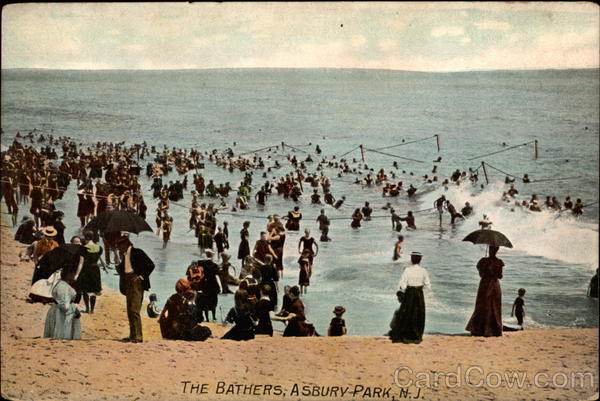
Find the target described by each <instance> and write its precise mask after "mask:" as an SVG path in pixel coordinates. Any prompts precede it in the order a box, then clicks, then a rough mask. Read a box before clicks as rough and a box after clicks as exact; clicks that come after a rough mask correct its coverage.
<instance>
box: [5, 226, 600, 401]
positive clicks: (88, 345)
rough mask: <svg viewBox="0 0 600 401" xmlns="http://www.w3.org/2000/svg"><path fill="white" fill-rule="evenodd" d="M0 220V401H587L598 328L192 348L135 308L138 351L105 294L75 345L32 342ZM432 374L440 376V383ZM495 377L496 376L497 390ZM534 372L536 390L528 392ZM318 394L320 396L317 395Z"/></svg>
mask: <svg viewBox="0 0 600 401" xmlns="http://www.w3.org/2000/svg"><path fill="white" fill-rule="evenodd" d="M6 221H7V220H6V219H5V216H3V220H2V231H1V240H2V242H1V255H0V258H1V261H0V263H1V285H2V287H1V327H2V338H1V345H2V348H1V356H2V362H1V363H2V382H1V392H2V396H3V397H4V398H7V399H12V400H36V401H39V400H173V401H175V400H254V399H282V400H283V399H286V400H290V399H293V400H312V399H322V400H346V399H347V400H360V399H389V400H392V399H393V398H395V399H396V400H398V399H402V398H408V399H410V398H414V397H419V398H421V399H423V400H459V399H460V400H515V399H527V400H565V399H572V400H588V399H589V400H591V399H597V398H598V390H597V389H598V368H597V366H598V365H597V363H598V359H597V355H598V330H597V329H537V330H526V331H522V332H510V333H505V335H504V336H503V337H500V338H475V337H470V336H449V335H426V336H425V337H424V340H423V342H422V343H421V344H419V345H402V344H391V343H390V342H389V341H388V340H387V339H386V338H384V337H343V338H325V337H319V338H283V337H279V336H277V337H274V338H268V337H258V338H257V339H255V340H253V341H250V342H239V343H238V342H233V341H225V340H219V339H217V338H211V339H209V340H207V341H206V342H198V343H194V342H184V341H167V340H162V339H161V338H160V331H159V327H158V323H157V322H156V320H153V319H149V318H148V317H146V316H145V304H144V307H143V311H142V312H143V314H142V316H143V330H144V337H145V342H144V343H142V344H128V343H123V342H120V341H118V339H120V338H123V337H125V336H126V335H128V333H129V328H128V323H127V317H126V312H125V297H123V296H122V295H121V294H119V293H117V292H115V291H112V290H110V289H108V288H107V289H105V290H104V292H103V295H102V296H101V297H99V298H98V302H97V311H96V313H94V314H93V315H88V314H83V315H82V317H81V323H82V327H83V331H82V340H80V341H60V340H48V339H43V338H41V335H42V333H43V327H44V319H45V316H46V312H47V310H48V307H47V306H43V305H40V304H28V303H26V302H25V298H26V296H27V293H28V290H29V284H30V279H31V274H32V270H33V266H32V263H31V262H20V260H19V256H18V255H19V252H21V251H22V250H24V248H25V246H24V245H21V244H18V243H16V242H15V241H13V240H12V229H10V228H9V227H8V226H6V225H5V224H6ZM161 306H162V305H161ZM354 324H358V322H355V323H354ZM209 326H210V328H211V330H212V331H213V334H215V335H217V336H220V335H222V334H224V332H225V331H226V330H227V328H225V327H222V326H220V325H218V324H209ZM385 329H386V328H382V331H384V330H385ZM402 367H405V368H406V369H403V370H400V371H398V372H399V373H400V374H399V375H398V376H397V379H398V380H397V382H398V383H397V384H400V385H404V386H398V385H397V384H396V383H395V374H394V372H395V371H396V369H398V368H402ZM470 367H473V368H472V369H471V370H470V371H469V375H468V378H469V379H470V382H471V383H476V382H479V381H480V380H482V379H483V380H484V381H485V379H486V378H487V385H485V383H484V385H481V386H472V385H468V384H466V383H465V380H466V378H467V373H466V371H467V370H468V369H469V368H470ZM408 369H410V370H408ZM514 370H518V371H521V372H523V373H524V374H527V380H528V382H529V383H531V385H529V386H524V387H522V388H518V386H517V384H516V383H513V385H512V386H511V385H510V383H508V382H507V380H506V376H505V374H507V372H510V371H514ZM411 371H412V372H413V373H412V375H411V374H410V372H411ZM586 372H590V373H591V374H590V375H588V376H584V377H583V382H584V383H583V386H581V380H580V379H579V378H578V377H577V376H574V377H572V374H573V373H586ZM418 373H421V375H417V374H418ZM435 373H438V379H439V385H437V386H436V385H435V377H434V375H435ZM442 373H445V374H450V375H449V376H446V377H447V378H448V380H447V381H446V380H445V379H444V376H442V375H440V374H442ZM456 373H459V377H460V381H461V383H460V384H461V385H459V386H456V385H455V383H456V379H455V377H454V374H456ZM498 374H499V375H501V376H504V378H503V379H502V380H501V382H500V383H498V380H497V378H498V377H497V375H498ZM536 374H538V376H537V378H538V384H540V386H535V385H534V384H533V382H534V377H535V375H536ZM592 376H593V377H592ZM565 377H566V378H567V381H569V383H567V384H566V385H565V384H563V383H564V382H565ZM410 378H412V379H413V380H418V379H421V380H420V382H419V384H421V385H423V386H425V387H424V388H421V390H420V393H419V389H418V387H417V386H416V385H410V386H406V385H405V384H406V381H407V380H408V379H410ZM572 379H574V380H572ZM592 380H593V384H592V383H591V382H592ZM553 381H554V382H553ZM184 382H185V383H184ZM427 382H429V383H427ZM236 384H239V386H235V385H236ZM252 384H254V385H255V386H251V385H252ZM427 384H429V386H426V385H427ZM192 386H194V387H192ZM269 386H271V387H269ZM361 387H362V388H361ZM184 390H185V391H184ZM228 390H230V391H228ZM344 390H346V391H345V392H344V393H343V395H342V392H343V391H344ZM324 392H327V393H328V394H327V396H325V397H322V396H320V395H322V394H323V393H324Z"/></svg>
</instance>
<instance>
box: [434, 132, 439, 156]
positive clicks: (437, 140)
mask: <svg viewBox="0 0 600 401" xmlns="http://www.w3.org/2000/svg"><path fill="white" fill-rule="evenodd" d="M435 140H436V142H437V148H438V152H439V151H440V136H439V135H438V134H435Z"/></svg>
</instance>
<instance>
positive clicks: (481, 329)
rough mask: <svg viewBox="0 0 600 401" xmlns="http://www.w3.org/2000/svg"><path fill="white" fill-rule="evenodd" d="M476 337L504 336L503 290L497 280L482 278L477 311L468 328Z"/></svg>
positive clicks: (478, 291) (476, 303)
mask: <svg viewBox="0 0 600 401" xmlns="http://www.w3.org/2000/svg"><path fill="white" fill-rule="evenodd" d="M466 330H467V331H470V332H471V334H472V335H474V336H485V337H493V336H501V335H502V290H501V289H500V281H499V280H498V279H496V278H482V279H481V281H480V282H479V289H478V290H477V299H476V301H475V311H474V312H473V315H472V316H471V319H470V320H469V323H468V324H467V327H466Z"/></svg>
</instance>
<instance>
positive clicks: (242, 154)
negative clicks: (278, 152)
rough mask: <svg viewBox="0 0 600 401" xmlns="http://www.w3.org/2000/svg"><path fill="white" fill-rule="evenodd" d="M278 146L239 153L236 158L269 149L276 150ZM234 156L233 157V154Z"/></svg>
mask: <svg viewBox="0 0 600 401" xmlns="http://www.w3.org/2000/svg"><path fill="white" fill-rule="evenodd" d="M278 146H279V145H271V146H265V147H264V148H260V149H256V150H252V151H250V152H244V153H240V154H238V155H237V156H238V157H239V156H244V155H248V154H251V153H257V152H260V151H262V150H265V149H271V148H276V149H277V148H278ZM234 156H235V154H234Z"/></svg>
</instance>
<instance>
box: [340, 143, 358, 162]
mask: <svg viewBox="0 0 600 401" xmlns="http://www.w3.org/2000/svg"><path fill="white" fill-rule="evenodd" d="M358 148H360V146H357V147H355V148H354V149H352V150H349V151H347V152H346V153H344V154H343V155H339V156H338V157H337V158H338V159H339V158H340V157H344V156H346V155H347V154H349V153H352V152H354V151H355V150H357V149H358Z"/></svg>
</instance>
